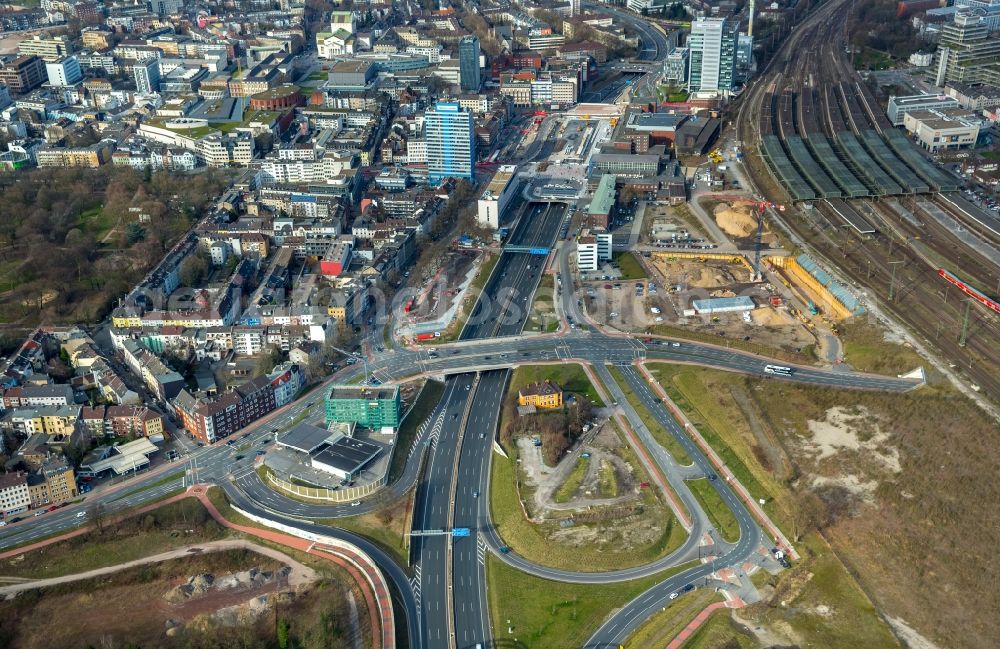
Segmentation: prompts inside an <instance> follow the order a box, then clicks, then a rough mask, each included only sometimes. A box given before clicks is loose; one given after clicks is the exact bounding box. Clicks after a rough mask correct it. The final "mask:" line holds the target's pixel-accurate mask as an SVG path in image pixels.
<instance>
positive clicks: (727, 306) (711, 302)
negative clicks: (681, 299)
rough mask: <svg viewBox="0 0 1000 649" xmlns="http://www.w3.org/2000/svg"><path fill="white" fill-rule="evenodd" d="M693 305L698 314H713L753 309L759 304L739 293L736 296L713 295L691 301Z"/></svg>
mask: <svg viewBox="0 0 1000 649" xmlns="http://www.w3.org/2000/svg"><path fill="white" fill-rule="evenodd" d="M691 307H692V308H693V309H694V312H695V314H696V315H713V314H716V313H731V312H734V311H752V310H754V309H756V308H757V305H756V304H754V301H753V300H752V299H751V298H750V297H749V296H746V295H738V296H736V297H712V298H707V299H704V300H694V301H692V302H691Z"/></svg>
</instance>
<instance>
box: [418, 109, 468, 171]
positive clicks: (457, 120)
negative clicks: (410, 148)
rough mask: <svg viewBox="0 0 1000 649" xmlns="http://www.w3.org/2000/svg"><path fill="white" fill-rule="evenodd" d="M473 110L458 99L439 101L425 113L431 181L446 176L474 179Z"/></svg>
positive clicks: (428, 165)
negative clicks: (455, 100)
mask: <svg viewBox="0 0 1000 649" xmlns="http://www.w3.org/2000/svg"><path fill="white" fill-rule="evenodd" d="M474 124H475V123H474V121H473V119H472V112H471V111H470V110H469V109H467V108H462V106H461V104H459V103H458V102H451V101H448V102H438V103H437V104H435V105H434V107H433V108H431V109H429V110H428V111H427V112H425V113H424V139H425V140H426V142H427V182H428V183H429V184H430V185H435V186H436V185H440V184H441V182H442V181H443V180H444V179H446V178H465V179H467V180H474V178H475V173H476V139H475V130H474Z"/></svg>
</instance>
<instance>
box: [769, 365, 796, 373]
mask: <svg viewBox="0 0 1000 649" xmlns="http://www.w3.org/2000/svg"><path fill="white" fill-rule="evenodd" d="M793 371H794V370H792V368H790V367H785V366H784V365H765V366H764V373H765V374H781V375H782V376H791V375H792V372H793Z"/></svg>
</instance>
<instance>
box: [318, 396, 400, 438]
mask: <svg viewBox="0 0 1000 649" xmlns="http://www.w3.org/2000/svg"><path fill="white" fill-rule="evenodd" d="M325 405H326V409H325V410H326V423H327V424H330V423H331V422H348V423H350V422H353V423H356V424H358V425H360V426H365V427H367V428H371V429H373V430H376V429H392V430H395V429H396V428H398V427H399V421H400V402H399V388H398V387H367V386H353V385H335V386H333V387H332V388H330V391H329V392H328V393H327V396H326V404H325Z"/></svg>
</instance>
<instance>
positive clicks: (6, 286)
mask: <svg viewBox="0 0 1000 649" xmlns="http://www.w3.org/2000/svg"><path fill="white" fill-rule="evenodd" d="M23 265H24V260H23V259H8V260H6V261H2V262H0V292H3V291H12V290H14V289H15V288H17V287H18V285H20V284H21V275H22V274H23V271H22V267H23Z"/></svg>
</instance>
